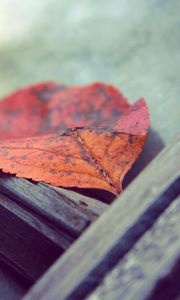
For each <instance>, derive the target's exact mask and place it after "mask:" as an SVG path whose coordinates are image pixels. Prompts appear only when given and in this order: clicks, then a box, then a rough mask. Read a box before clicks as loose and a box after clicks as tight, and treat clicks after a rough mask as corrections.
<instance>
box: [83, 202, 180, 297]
mask: <svg viewBox="0 0 180 300" xmlns="http://www.w3.org/2000/svg"><path fill="white" fill-rule="evenodd" d="M179 220H180V197H179V198H178V199H176V200H175V201H174V202H173V203H172V204H171V205H170V207H168V209H167V210H166V211H165V213H164V214H163V215H162V216H161V217H160V218H159V219H158V220H157V222H156V223H155V224H154V226H153V227H152V228H151V229H150V230H149V231H148V232H147V233H145V234H144V235H143V237H142V238H141V239H140V240H139V241H138V242H137V243H136V245H135V246H134V247H133V249H132V250H131V251H130V253H128V254H127V255H126V256H125V257H124V258H123V259H122V260H121V261H120V262H119V263H118V264H117V265H116V266H115V268H114V269H113V270H112V272H110V273H109V274H108V275H107V276H106V277H105V278H104V280H103V282H102V284H101V285H100V286H99V287H98V288H97V289H96V290H95V291H94V292H93V293H92V294H91V295H90V296H89V297H88V298H87V300H95V299H96V300H119V299H123V300H144V299H147V298H148V299H149V300H150V299H159V300H160V299H172V298H174V297H173V296H172V294H173V293H177V291H178V288H179V282H177V280H176V278H175V276H176V272H175V271H174V270H175V269H177V267H178V264H179V267H180V261H179V260H180V226H179ZM168 278H169V279H168ZM163 279H164V280H165V279H166V284H164V285H163V289H162V288H161V291H160V288H158V287H160V285H161V286H162V282H163ZM178 281H179V277H178ZM170 284H171V285H173V291H172V290H171V291H169V286H170ZM158 291H159V294H158ZM170 292H171V294H170Z"/></svg>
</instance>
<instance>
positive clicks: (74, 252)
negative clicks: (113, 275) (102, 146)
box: [23, 138, 180, 300]
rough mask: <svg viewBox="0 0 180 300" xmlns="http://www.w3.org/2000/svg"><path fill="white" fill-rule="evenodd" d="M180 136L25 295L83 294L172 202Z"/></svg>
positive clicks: (53, 298) (28, 297) (26, 299)
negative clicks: (166, 196)
mask: <svg viewBox="0 0 180 300" xmlns="http://www.w3.org/2000/svg"><path fill="white" fill-rule="evenodd" d="M179 153H180V139H179V138H178V139H177V140H176V141H175V142H174V143H173V144H172V145H170V146H168V147H167V148H165V149H164V150H163V151H162V152H161V153H160V154H159V155H158V156H157V157H156V159H154V160H153V161H152V162H151V163H150V164H149V166H148V167H147V168H146V169H145V170H144V171H143V172H142V173H141V174H140V175H139V176H138V177H137V178H136V179H135V180H134V181H133V182H132V184H131V185H130V186H129V187H128V188H127V189H126V190H125V191H124V192H123V194H122V195H121V196H120V197H119V198H118V199H117V200H116V201H115V203H113V204H112V206H111V207H110V208H109V209H108V211H106V212H105V213H104V214H103V215H102V216H101V218H99V219H98V220H97V221H96V222H95V223H94V224H93V225H92V226H91V227H90V228H89V229H88V230H87V231H86V232H85V234H84V235H82V236H81V237H80V238H79V239H78V240H77V241H76V242H75V243H74V245H73V246H71V247H70V248H69V250H68V251H67V252H66V253H65V254H64V255H63V256H62V257H61V258H60V259H59V260H58V261H57V262H56V263H55V264H54V266H52V267H51V268H50V270H49V271H48V272H47V273H46V274H45V276H43V277H42V278H41V280H40V281H39V282H38V283H37V284H36V285H34V287H33V288H32V290H31V291H30V292H29V293H28V294H27V295H26V296H25V297H24V298H23V299H24V300H32V299H33V300H34V299H38V300H47V299H51V300H57V299H59V295H61V299H62V300H63V299H83V298H84V297H85V296H86V295H88V293H89V292H90V291H91V290H92V289H93V288H95V286H97V285H98V284H99V282H100V280H102V278H103V277H104V276H105V274H106V273H107V272H108V271H109V270H110V269H112V268H113V266H114V265H115V264H116V262H117V261H118V260H119V259H120V258H122V257H123V256H124V255H125V254H126V253H127V251H129V250H130V249H131V248H132V247H133V245H134V244H135V243H136V242H137V240H138V239H139V238H140V237H141V236H142V235H143V234H144V233H145V231H147V229H148V228H149V227H150V226H152V224H153V222H155V220H156V219H157V217H158V216H159V215H160V214H161V213H162V212H163V210H165V208H166V207H167V206H168V205H169V204H170V203H171V202H172V200H173V199H172V198H170V199H168V200H166V201H159V197H160V195H162V193H164V192H165V191H166V190H167V189H168V188H169V187H170V186H171V184H173V182H174V181H175V180H176V179H177V178H178V176H179V175H180V172H179V165H178V155H179ZM75 297H76V298H75Z"/></svg>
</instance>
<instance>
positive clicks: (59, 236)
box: [0, 193, 75, 250]
mask: <svg viewBox="0 0 180 300" xmlns="http://www.w3.org/2000/svg"><path fill="white" fill-rule="evenodd" d="M0 207H1V208H3V209H5V210H7V213H12V214H13V218H15V219H17V222H18V220H20V221H23V222H25V223H26V224H27V225H28V226H30V227H32V228H34V229H35V230H36V231H38V232H39V233H40V234H41V235H43V236H44V237H46V238H47V239H49V240H51V241H52V242H53V243H54V244H56V245H57V246H58V247H59V248H61V249H62V250H66V249H67V248H68V247H69V246H70V245H71V243H72V242H73V241H74V239H75V238H74V237H72V236H70V235H68V233H66V232H64V231H62V230H60V229H59V228H56V226H54V225H52V224H49V223H48V222H47V221H45V220H44V219H43V218H41V217H40V216H36V214H34V212H33V211H31V210H28V209H27V208H24V207H22V206H20V205H18V203H16V202H15V201H14V200H12V199H10V198H7V197H6V196H5V195H3V194H1V193H0ZM0 247H1V244H0Z"/></svg>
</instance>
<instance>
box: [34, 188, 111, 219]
mask: <svg viewBox="0 0 180 300" xmlns="http://www.w3.org/2000/svg"><path fill="white" fill-rule="evenodd" d="M39 184H40V185H46V186H48V187H49V188H50V189H54V190H56V191H57V192H58V194H60V195H64V196H66V197H67V199H68V200H69V201H71V203H74V205H75V206H76V207H78V209H79V210H82V211H84V212H86V213H87V214H88V215H89V211H91V212H92V213H93V214H94V215H95V216H96V217H97V216H99V215H101V214H102V213H103V212H104V211H105V210H106V209H107V208H108V207H109V205H107V204H106V203H103V202H102V201H99V200H97V199H95V198H91V197H87V196H84V195H81V194H79V193H78V194H77V192H74V191H71V190H66V189H63V188H60V187H55V186H52V185H49V184H45V183H39ZM79 191H80V192H81V189H80V190H79Z"/></svg>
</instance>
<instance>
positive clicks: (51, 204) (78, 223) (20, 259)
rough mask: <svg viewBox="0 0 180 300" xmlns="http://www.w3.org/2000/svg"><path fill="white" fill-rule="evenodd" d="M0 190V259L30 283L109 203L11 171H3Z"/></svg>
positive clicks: (0, 178)
mask: <svg viewBox="0 0 180 300" xmlns="http://www.w3.org/2000/svg"><path fill="white" fill-rule="evenodd" d="M0 190H1V193H0V215H1V218H0V241H1V242H0V260H1V261H3V262H4V263H6V264H8V265H10V266H11V268H13V269H14V270H16V271H17V272H18V273H20V274H21V275H23V276H24V277H25V278H26V279H28V280H29V281H30V282H34V281H36V280H37V279H38V278H39V276H40V275H42V273H43V272H44V271H45V270H47V268H48V267H49V266H50V265H51V264H52V263H53V262H54V260H55V259H57V258H58V257H59V256H60V255H61V254H62V253H63V252H64V250H66V249H67V248H68V247H69V246H70V245H71V244H72V243H73V242H74V240H75V239H76V238H77V236H78V235H80V234H81V233H82V230H84V229H86V226H87V225H88V224H90V223H91V222H93V221H94V220H95V219H96V218H97V216H98V215H99V214H100V213H102V212H103V211H104V210H105V209H106V208H107V205H106V204H103V203H101V202H99V201H97V200H95V199H92V203H93V204H90V200H91V199H89V198H88V197H85V196H82V195H80V194H78V193H75V192H71V191H66V190H63V189H58V188H56V189H53V188H52V187H51V186H48V185H44V184H40V183H39V184H33V183H31V182H29V181H27V180H25V179H19V178H16V177H14V176H11V175H5V174H1V177H0ZM72 198H73V199H72Z"/></svg>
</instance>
